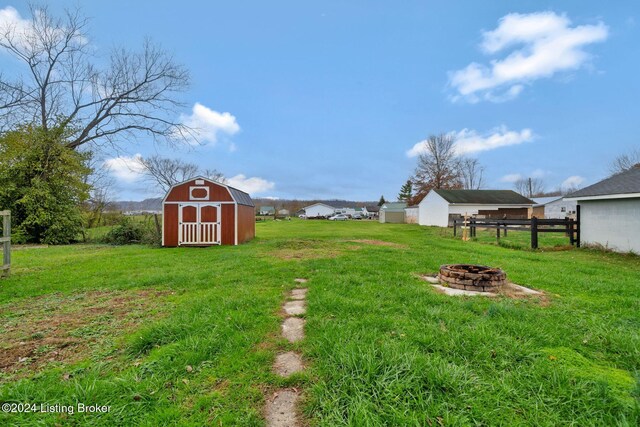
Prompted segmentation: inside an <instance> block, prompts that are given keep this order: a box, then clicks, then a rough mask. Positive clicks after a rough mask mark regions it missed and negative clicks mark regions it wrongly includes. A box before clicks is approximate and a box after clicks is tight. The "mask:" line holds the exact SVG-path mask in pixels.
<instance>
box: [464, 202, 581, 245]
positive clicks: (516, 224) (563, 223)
mask: <svg viewBox="0 0 640 427" xmlns="http://www.w3.org/2000/svg"><path fill="white" fill-rule="evenodd" d="M458 227H468V230H469V236H470V237H475V236H476V233H477V229H478V228H489V229H495V230H496V239H497V240H498V241H500V232H501V231H502V232H503V233H504V236H505V237H506V236H507V235H508V232H509V231H530V232H531V248H533V249H537V248H538V233H565V234H566V235H567V236H568V237H569V243H571V245H576V246H577V247H580V214H579V211H578V219H577V220H574V219H572V218H564V219H541V218H536V217H532V218H531V219H492V218H487V219H480V218H468V219H466V220H465V219H454V220H453V235H454V236H456V235H457V229H458Z"/></svg>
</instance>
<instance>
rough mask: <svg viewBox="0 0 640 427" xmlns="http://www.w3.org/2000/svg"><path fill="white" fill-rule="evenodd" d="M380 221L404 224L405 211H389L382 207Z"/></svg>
mask: <svg viewBox="0 0 640 427" xmlns="http://www.w3.org/2000/svg"><path fill="white" fill-rule="evenodd" d="M380 222H386V223H392V224H402V223H404V212H387V211H385V210H384V209H380Z"/></svg>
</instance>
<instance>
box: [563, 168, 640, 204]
mask: <svg viewBox="0 0 640 427" xmlns="http://www.w3.org/2000/svg"><path fill="white" fill-rule="evenodd" d="M634 193H640V165H636V166H635V167H633V168H631V169H629V170H628V171H625V172H622V173H619V174H616V175H613V176H610V177H609V178H607V179H603V180H602V181H600V182H596V183H595V184H593V185H590V186H588V187H585V188H583V189H582V190H578V191H576V192H575V193H571V194H569V195H568V196H567V198H588V197H593V196H608V195H614V194H634Z"/></svg>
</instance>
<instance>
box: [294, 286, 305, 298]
mask: <svg viewBox="0 0 640 427" xmlns="http://www.w3.org/2000/svg"><path fill="white" fill-rule="evenodd" d="M306 296H307V288H301V289H294V290H292V291H291V299H297V300H303V299H305V298H306Z"/></svg>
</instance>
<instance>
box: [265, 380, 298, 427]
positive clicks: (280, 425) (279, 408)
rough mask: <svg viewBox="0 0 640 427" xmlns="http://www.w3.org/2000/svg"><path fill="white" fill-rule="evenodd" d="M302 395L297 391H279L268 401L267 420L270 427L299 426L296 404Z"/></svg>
mask: <svg viewBox="0 0 640 427" xmlns="http://www.w3.org/2000/svg"><path fill="white" fill-rule="evenodd" d="M298 399H300V393H299V392H298V391H295V390H290V389H284V390H278V391H277V392H275V393H274V394H273V397H272V398H271V399H267V407H266V410H265V416H266V417H265V418H266V419H267V426H269V427H295V426H297V425H299V423H298V417H297V416H296V404H297V403H298Z"/></svg>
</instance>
